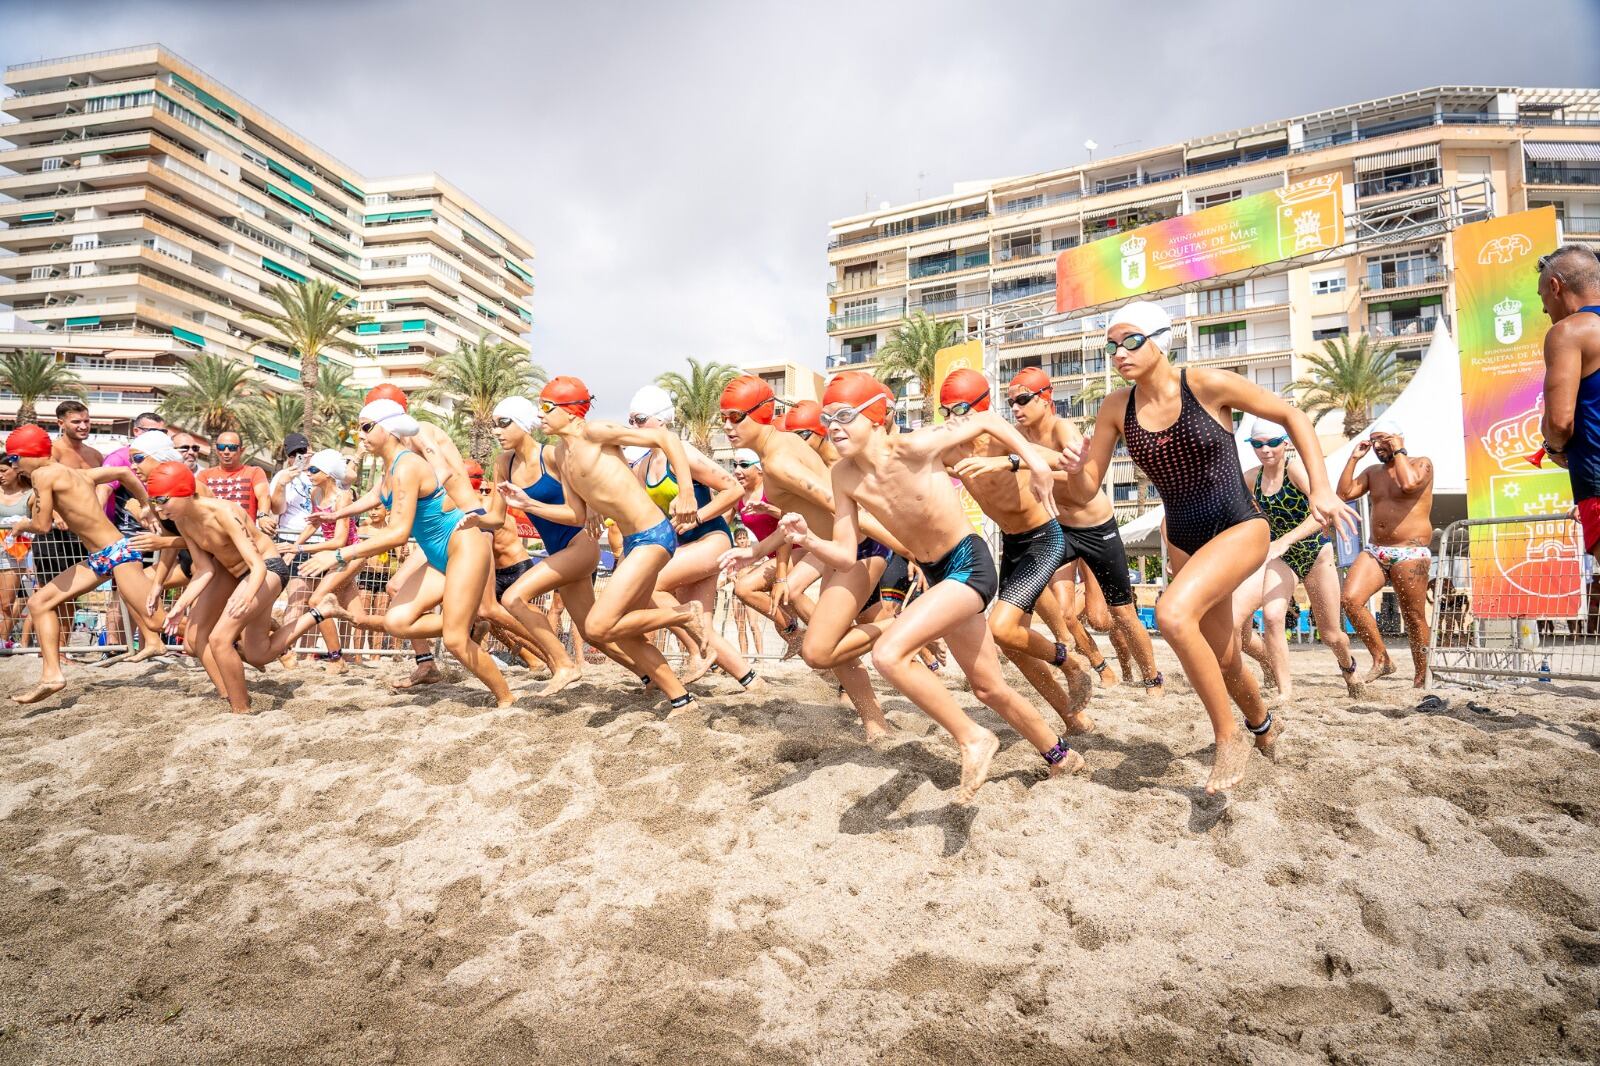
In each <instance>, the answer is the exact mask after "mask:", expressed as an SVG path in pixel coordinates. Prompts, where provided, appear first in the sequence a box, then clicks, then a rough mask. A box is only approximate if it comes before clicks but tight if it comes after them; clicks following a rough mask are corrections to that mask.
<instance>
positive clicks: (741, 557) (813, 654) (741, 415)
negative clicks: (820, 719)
mask: <svg viewBox="0 0 1600 1066" xmlns="http://www.w3.org/2000/svg"><path fill="white" fill-rule="evenodd" d="M867 380H868V381H869V382H871V379H870V378H868V379H867ZM871 387H872V388H873V390H874V395H876V396H878V397H880V399H881V398H882V396H883V393H882V392H881V391H880V390H878V389H877V383H876V382H871ZM776 406H777V399H776V397H775V396H774V395H773V393H772V387H771V386H770V385H768V384H767V383H766V382H765V381H762V380H761V379H760V378H759V377H757V376H755V375H754V374H745V375H742V376H741V377H737V378H735V379H733V380H732V381H730V382H729V383H728V385H727V386H726V387H725V388H724V389H723V390H722V400H721V407H722V427H723V430H724V432H726V433H727V435H728V441H729V443H731V444H732V445H733V446H734V447H735V448H749V449H750V450H751V451H753V452H755V453H756V456H757V457H758V458H759V459H760V460H761V470H762V474H763V476H764V478H765V480H766V493H767V501H768V502H769V503H770V504H771V505H772V506H773V507H775V508H776V509H777V510H778V511H779V512H780V513H785V514H787V513H794V514H799V515H801V516H802V517H804V519H805V521H806V524H807V526H808V527H809V528H810V529H812V530H814V531H817V533H818V535H819V536H832V533H833V511H834V495H833V487H832V481H831V479H830V475H829V472H828V465H827V464H826V463H825V462H823V460H822V457H821V456H820V455H819V454H818V453H817V451H816V449H814V448H813V447H812V446H811V445H810V444H808V443H806V442H805V441H803V440H801V439H800V438H799V437H798V436H797V435H796V434H795V433H792V432H790V433H785V432H781V431H779V430H778V429H776V428H775V427H774V425H773V422H774V417H775V415H774V408H775V407H776ZM880 406H881V405H880ZM802 428H803V427H802ZM819 428H820V427H819ZM860 530H861V534H862V535H861V536H859V537H858V539H857V544H856V547H855V549H854V554H855V558H854V561H853V563H852V564H851V565H850V566H847V567H842V568H841V567H837V566H834V565H833V564H830V563H823V562H820V561H818V560H814V559H810V558H800V559H796V560H794V561H793V562H792V564H791V566H790V568H789V577H788V579H787V581H785V582H784V588H783V591H782V594H781V595H779V596H778V599H779V601H780V602H781V603H783V604H786V605H787V606H788V607H790V608H791V609H792V610H793V611H794V613H795V614H797V615H799V617H800V618H801V619H802V620H803V621H804V622H805V623H806V627H807V628H806V633H805V636H804V638H803V640H802V642H801V645H800V655H801V658H802V659H804V661H805V663H806V665H807V666H809V667H811V668H812V669H813V670H828V671H832V672H833V675H834V677H835V678H837V679H838V681H839V684H840V685H842V686H843V687H844V690H845V694H846V695H847V696H848V697H849V698H850V703H851V705H852V706H854V707H855V710H856V714H857V715H859V716H860V718H861V722H862V725H863V726H864V727H865V729H866V734H867V739H869V740H877V739H879V738H882V737H887V736H888V735H889V732H890V730H889V722H888V719H886V718H885V717H884V716H883V708H882V707H881V706H880V705H879V704H878V697H877V695H876V694H875V693H874V692H873V691H872V679H871V677H869V676H868V674H867V669H866V667H865V666H863V665H862V664H861V657H862V656H863V655H865V654H866V653H867V652H868V651H870V650H871V649H872V641H873V640H874V639H876V637H877V634H878V633H879V632H880V631H881V630H880V628H879V627H877V626H876V625H871V626H860V625H857V623H858V622H859V621H861V620H862V619H863V618H866V617H868V616H869V613H870V615H871V616H873V617H875V616H876V608H877V605H878V602H879V597H880V592H879V585H880V582H881V581H882V579H883V575H884V573H885V572H886V570H885V567H886V564H887V562H888V559H889V556H890V555H891V554H892V553H893V549H894V548H895V547H897V546H898V542H897V541H895V540H894V538H892V537H890V536H889V533H888V531H887V530H885V529H884V528H883V526H882V525H881V524H880V523H879V522H878V521H877V519H875V518H872V517H871V516H870V515H869V516H865V517H864V520H863V521H862V522H861V523H860ZM784 541H785V537H784V534H783V531H782V530H781V529H780V530H776V531H774V532H773V533H772V534H771V535H770V536H768V537H766V538H764V539H763V540H762V541H761V543H759V544H755V545H751V546H749V547H744V548H732V549H730V550H728V551H727V552H724V553H723V555H722V558H721V559H720V560H719V565H720V566H721V567H722V569H723V570H724V571H725V572H730V573H731V572H736V571H738V570H742V569H743V568H744V567H745V566H747V565H749V563H750V562H751V561H753V560H755V559H762V558H765V557H766V556H767V555H768V554H769V553H771V552H773V551H776V550H777V548H778V546H779V545H780V544H782V543H784ZM818 581H821V582H822V591H821V592H820V593H819V594H818V595H817V598H816V600H815V601H812V600H811V599H810V598H808V597H807V596H806V595H805V593H806V590H807V589H809V588H810V587H811V586H812V585H814V584H816V583H817V582H818ZM775 591H776V587H775Z"/></svg>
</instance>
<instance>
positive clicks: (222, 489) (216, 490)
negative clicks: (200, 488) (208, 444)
mask: <svg viewBox="0 0 1600 1066" xmlns="http://www.w3.org/2000/svg"><path fill="white" fill-rule="evenodd" d="M194 479H195V481H197V482H199V483H200V484H202V485H204V486H205V487H206V491H207V492H209V493H210V494H211V495H213V496H215V497H216V498H217V499H219V500H232V501H233V502H234V503H236V504H238V505H239V506H241V507H243V508H244V513H245V514H247V515H249V516H250V521H252V522H254V521H255V519H256V486H257V485H262V484H265V483H266V480H267V472H266V471H265V470H263V469H261V468H260V467H259V466H241V467H240V468H239V469H237V470H234V471H232V472H229V471H227V470H224V469H222V467H220V466H212V467H207V468H206V469H205V470H202V471H200V472H199V473H198V474H196V475H195V476H194Z"/></svg>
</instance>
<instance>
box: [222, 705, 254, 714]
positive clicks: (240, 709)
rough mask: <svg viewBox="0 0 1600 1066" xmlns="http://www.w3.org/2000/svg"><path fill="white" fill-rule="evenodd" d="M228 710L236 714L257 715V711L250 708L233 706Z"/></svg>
mask: <svg viewBox="0 0 1600 1066" xmlns="http://www.w3.org/2000/svg"><path fill="white" fill-rule="evenodd" d="M228 710H229V711H231V712H232V713H234V714H255V713H256V712H255V710H254V709H253V708H250V707H233V706H230V707H229V708H228Z"/></svg>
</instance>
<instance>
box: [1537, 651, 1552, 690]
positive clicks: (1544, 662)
mask: <svg viewBox="0 0 1600 1066" xmlns="http://www.w3.org/2000/svg"><path fill="white" fill-rule="evenodd" d="M1539 683H1540V684H1541V685H1548V684H1549V683H1550V657H1549V656H1548V655H1547V656H1545V657H1544V658H1543V659H1540V660H1539Z"/></svg>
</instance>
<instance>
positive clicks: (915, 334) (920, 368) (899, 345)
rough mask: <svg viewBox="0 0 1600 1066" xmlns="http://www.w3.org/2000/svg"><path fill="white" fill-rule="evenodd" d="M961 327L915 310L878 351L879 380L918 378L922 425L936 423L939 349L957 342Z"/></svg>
mask: <svg viewBox="0 0 1600 1066" xmlns="http://www.w3.org/2000/svg"><path fill="white" fill-rule="evenodd" d="M959 329H960V325H959V324H958V323H956V322H954V321H945V322H940V321H938V320H936V319H933V318H929V317H928V314H927V313H926V312H925V311H913V312H912V313H911V317H910V318H908V319H906V320H905V321H904V322H902V323H900V325H899V327H898V328H896V329H895V331H894V334H893V335H892V336H890V338H889V340H888V341H887V342H886V343H885V344H884V346H883V347H882V348H879V349H878V371H877V373H878V380H879V381H884V382H896V381H906V380H909V379H911V378H915V379H916V380H917V381H918V382H919V383H921V385H922V423H923V425H929V424H931V423H932V422H933V405H934V402H935V401H936V400H937V399H938V397H936V396H935V395H934V384H935V382H934V362H935V360H936V358H937V356H938V352H939V349H940V348H948V347H949V346H950V345H951V344H954V343H955V339H956V333H957V331H958V330H959Z"/></svg>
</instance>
